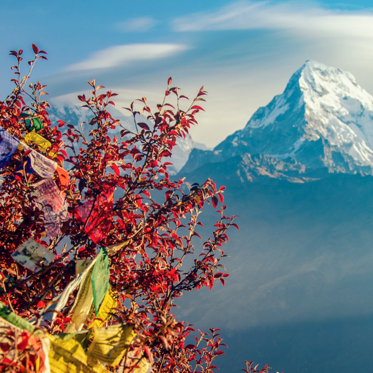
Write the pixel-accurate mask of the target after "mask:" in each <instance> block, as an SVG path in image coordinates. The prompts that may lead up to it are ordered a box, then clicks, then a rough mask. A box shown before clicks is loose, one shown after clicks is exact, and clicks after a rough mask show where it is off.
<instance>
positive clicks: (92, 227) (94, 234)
mask: <svg viewBox="0 0 373 373" xmlns="http://www.w3.org/2000/svg"><path fill="white" fill-rule="evenodd" d="M113 204H114V188H113V187H109V188H108V191H107V192H106V193H103V194H101V195H99V196H97V200H96V202H94V201H88V202H86V203H85V204H84V205H83V206H80V207H78V209H77V213H76V215H77V217H78V218H79V219H80V220H81V221H82V223H84V224H85V223H86V220H87V219H88V223H87V224H86V228H85V232H86V233H87V234H88V235H89V237H90V238H91V240H92V241H93V242H94V243H95V244H98V243H99V242H100V241H102V240H103V239H104V238H105V237H106V236H107V234H108V232H109V230H110V226H111V223H112V221H113Z"/></svg>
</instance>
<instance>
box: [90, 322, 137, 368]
mask: <svg viewBox="0 0 373 373" xmlns="http://www.w3.org/2000/svg"><path fill="white" fill-rule="evenodd" d="M91 330H92V336H93V341H92V342H91V344H90V346H89V347H88V351H87V355H88V356H89V357H90V358H92V359H96V360H99V361H101V362H102V363H105V364H107V365H109V366H116V365H119V363H120V361H121V360H122V358H123V355H124V353H125V352H126V350H127V349H128V347H129V346H130V344H131V341H132V339H133V338H134V337H135V336H136V333H135V332H134V331H133V328H132V326H129V325H111V326H108V327H106V328H98V329H96V328H95V329H91Z"/></svg>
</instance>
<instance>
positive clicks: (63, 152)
mask: <svg viewBox="0 0 373 373" xmlns="http://www.w3.org/2000/svg"><path fill="white" fill-rule="evenodd" d="M61 153H62V154H63V155H64V156H65V157H66V158H67V153H66V152H65V151H64V150H63V149H61Z"/></svg>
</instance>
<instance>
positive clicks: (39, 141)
mask: <svg viewBox="0 0 373 373" xmlns="http://www.w3.org/2000/svg"><path fill="white" fill-rule="evenodd" d="M23 140H24V141H25V143H26V144H28V145H31V144H35V145H37V147H38V148H39V149H40V151H42V152H44V153H45V152H46V151H47V149H48V148H50V147H51V146H52V144H51V143H50V142H49V141H48V140H46V139H45V138H44V137H43V136H40V135H39V134H37V133H36V132H35V131H31V132H29V133H28V134H27V135H26V136H25V137H24V138H23Z"/></svg>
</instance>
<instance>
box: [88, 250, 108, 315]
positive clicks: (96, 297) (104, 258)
mask: <svg viewBox="0 0 373 373" xmlns="http://www.w3.org/2000/svg"><path fill="white" fill-rule="evenodd" d="M109 281H110V263H109V256H108V254H107V251H106V250H105V249H104V248H103V247H101V250H100V253H99V254H98V256H97V260H96V263H95V266H94V267H93V272H92V276H91V284H92V293H93V303H94V306H95V313H96V316H97V314H98V310H99V308H100V304H101V303H102V301H103V300H104V297H105V294H106V293H107V292H108V290H109V288H110V282H109Z"/></svg>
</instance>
